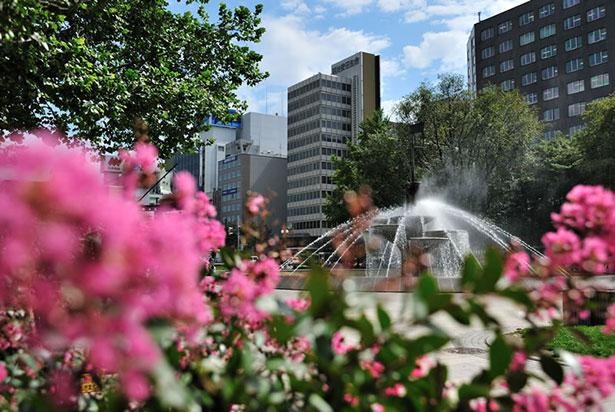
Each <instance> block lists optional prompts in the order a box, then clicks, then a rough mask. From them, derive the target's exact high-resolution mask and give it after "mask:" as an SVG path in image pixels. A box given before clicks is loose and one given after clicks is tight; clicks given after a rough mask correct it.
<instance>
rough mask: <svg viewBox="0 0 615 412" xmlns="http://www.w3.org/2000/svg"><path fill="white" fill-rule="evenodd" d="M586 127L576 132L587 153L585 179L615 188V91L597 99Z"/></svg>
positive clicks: (587, 114)
mask: <svg viewBox="0 0 615 412" xmlns="http://www.w3.org/2000/svg"><path fill="white" fill-rule="evenodd" d="M584 120H585V124H586V126H585V128H584V129H583V130H582V131H581V132H579V133H578V135H577V136H576V138H577V141H578V145H579V147H580V150H581V153H582V155H583V157H582V162H581V163H580V165H579V170H580V173H581V175H582V178H583V181H584V182H587V183H589V184H601V185H603V186H606V187H609V188H611V189H614V188H615V94H611V95H610V96H609V97H606V98H604V99H600V100H597V101H594V102H592V103H590V104H588V106H587V111H586V112H585V115H584Z"/></svg>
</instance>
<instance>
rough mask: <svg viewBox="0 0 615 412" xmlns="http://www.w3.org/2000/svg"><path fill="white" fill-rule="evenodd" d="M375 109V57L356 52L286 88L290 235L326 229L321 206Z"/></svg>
mask: <svg viewBox="0 0 615 412" xmlns="http://www.w3.org/2000/svg"><path fill="white" fill-rule="evenodd" d="M379 108H380V57H379V56H375V55H373V54H370V53H365V52H359V53H356V54H354V55H352V56H350V57H348V58H345V59H343V60H341V61H340V62H337V63H335V64H333V65H332V66H331V74H323V73H319V74H316V75H314V76H312V77H310V78H308V79H305V80H303V81H301V82H299V83H297V84H295V85H293V86H291V87H289V88H288V196H287V197H288V208H287V213H288V226H289V228H290V229H291V235H292V236H297V237H298V236H304V237H313V236H319V235H321V234H323V233H324V232H325V231H326V230H327V223H326V217H325V215H324V213H323V210H322V207H323V205H324V204H325V201H326V197H327V196H328V195H329V194H331V192H332V191H333V189H334V188H335V185H334V183H333V181H332V175H333V164H332V162H331V156H338V157H343V156H344V155H345V154H346V149H347V146H346V143H347V142H348V141H349V140H350V139H354V138H356V137H357V135H358V132H359V126H360V124H361V122H362V121H363V120H364V119H365V118H367V117H369V116H370V115H371V114H372V113H373V112H374V111H375V110H376V109H379Z"/></svg>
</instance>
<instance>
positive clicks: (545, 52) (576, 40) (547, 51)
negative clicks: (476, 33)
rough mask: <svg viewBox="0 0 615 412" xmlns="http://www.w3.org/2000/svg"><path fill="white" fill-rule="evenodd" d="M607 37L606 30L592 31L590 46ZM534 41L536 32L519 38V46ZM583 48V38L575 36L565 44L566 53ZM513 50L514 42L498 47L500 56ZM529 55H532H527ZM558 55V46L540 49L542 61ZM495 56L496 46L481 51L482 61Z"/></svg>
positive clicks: (506, 42)
mask: <svg viewBox="0 0 615 412" xmlns="http://www.w3.org/2000/svg"><path fill="white" fill-rule="evenodd" d="M541 30H542V29H541ZM606 36H607V31H606V28H600V29H597V30H594V31H591V32H589V33H587V43H588V44H594V43H598V42H600V41H603V40H605V39H606ZM541 38H543V37H541ZM534 40H535V37H534V32H529V33H525V34H522V35H521V37H519V45H521V46H524V45H526V44H529V43H532V42H533V41H534ZM582 46H583V36H574V37H571V38H569V39H567V40H566V41H565V42H564V48H565V50H566V51H572V50H576V49H579V48H581V47H582ZM512 49H513V41H512V40H506V41H503V42H502V43H500V44H499V45H498V51H499V53H500V54H502V53H506V52H509V51H511V50H512ZM532 53H533V52H532ZM527 54H531V53H527ZM556 54H557V45H555V44H553V45H549V46H546V47H543V48H542V49H540V57H541V59H548V58H551V57H553V56H555V55H556ZM493 56H495V47H494V46H489V47H485V48H484V49H482V50H481V59H482V60H485V59H489V58H491V57H493ZM524 56H525V55H524ZM533 61H536V56H535V53H534V60H533ZM529 63H532V62H528V63H526V64H529Z"/></svg>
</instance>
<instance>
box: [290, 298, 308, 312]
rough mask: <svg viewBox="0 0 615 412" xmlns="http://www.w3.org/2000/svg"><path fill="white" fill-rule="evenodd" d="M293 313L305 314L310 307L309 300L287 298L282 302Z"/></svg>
mask: <svg viewBox="0 0 615 412" xmlns="http://www.w3.org/2000/svg"><path fill="white" fill-rule="evenodd" d="M284 303H286V304H287V305H288V307H289V308H291V309H292V310H294V311H297V312H305V311H306V310H307V309H308V308H309V307H310V304H311V302H310V299H309V298H288V299H286V300H285V301H284Z"/></svg>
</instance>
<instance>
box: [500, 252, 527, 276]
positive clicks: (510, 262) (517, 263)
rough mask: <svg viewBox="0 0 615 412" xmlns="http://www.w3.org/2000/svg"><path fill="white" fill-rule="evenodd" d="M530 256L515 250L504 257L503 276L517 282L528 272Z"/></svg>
mask: <svg viewBox="0 0 615 412" xmlns="http://www.w3.org/2000/svg"><path fill="white" fill-rule="evenodd" d="M529 268H530V257H529V255H528V254H527V253H525V252H515V253H512V254H510V255H508V257H507V258H506V262H505V264H504V276H506V278H507V279H508V280H509V281H511V282H513V283H514V282H517V281H519V280H520V279H521V278H523V277H524V276H526V275H527V274H528V273H529Z"/></svg>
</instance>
